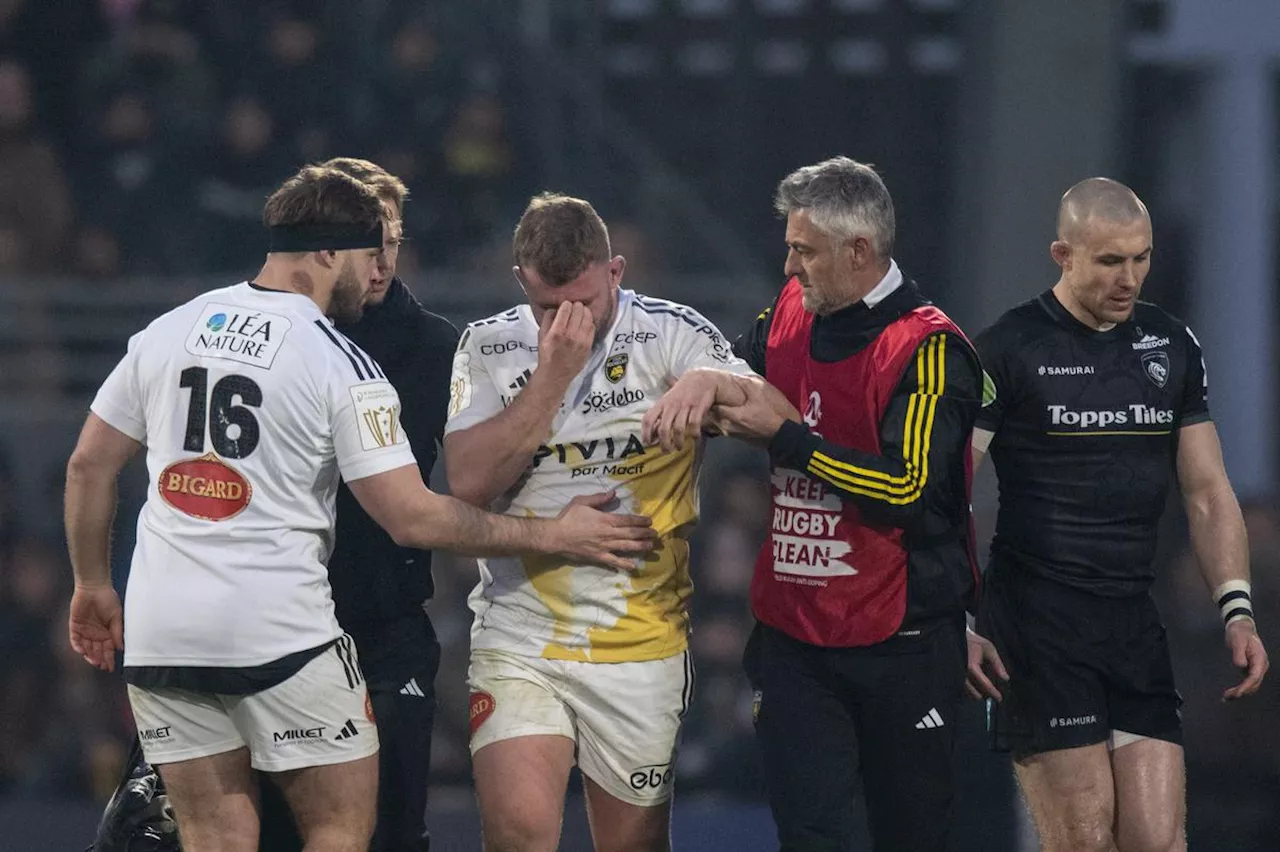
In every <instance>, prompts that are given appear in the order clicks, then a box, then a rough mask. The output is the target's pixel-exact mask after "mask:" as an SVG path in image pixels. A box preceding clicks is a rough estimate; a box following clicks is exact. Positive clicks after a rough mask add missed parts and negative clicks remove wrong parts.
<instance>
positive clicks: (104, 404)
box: [66, 166, 652, 852]
mask: <svg viewBox="0 0 1280 852" xmlns="http://www.w3.org/2000/svg"><path fill="white" fill-rule="evenodd" d="M381 212H382V211H381V206H380V204H379V200H378V196H377V194H376V193H375V191H374V190H373V189H371V188H368V187H367V186H365V185H364V184H362V183H360V182H359V181H357V180H355V179H353V178H351V177H349V176H347V175H345V174H343V173H341V172H339V171H337V170H334V169H326V168H320V167H311V166H309V167H307V168H304V169H303V170H302V171H300V172H299V173H298V174H297V175H295V176H294V177H292V178H290V179H289V180H288V181H287V182H286V183H285V184H284V185H283V186H282V187H281V188H280V189H279V190H277V191H276V192H275V193H274V194H273V195H272V196H271V198H270V199H268V201H267V204H266V208H265V210H264V220H265V222H266V224H267V226H268V227H269V229H270V232H271V248H270V253H269V254H268V256H267V260H266V264H265V265H264V266H263V268H262V271H261V272H260V273H259V274H258V275H257V277H256V278H255V279H254V280H253V281H251V282H245V283H241V284H238V285H236V286H233V287H227V288H224V289H220V290H214V291H211V292H209V293H206V294H204V295H202V296H199V297H197V298H196V299H193V300H192V301H190V302H188V303H187V304H185V305H182V306H180V307H178V308H176V309H174V310H172V311H170V312H169V313H167V314H165V315H163V316H161V317H160V318H159V319H157V320H155V321H154V322H152V323H151V324H150V325H149V326H147V328H146V329H144V330H143V331H141V332H139V333H138V334H136V335H134V337H133V338H132V339H131V340H130V342H129V348H128V353H127V354H126V355H125V357H124V358H123V360H122V361H121V362H120V364H119V365H118V366H117V367H116V368H115V370H114V371H113V372H112V373H111V375H110V376H109V377H108V378H107V380H106V382H105V383H104V384H103V386H102V388H101V390H100V391H99V392H98V395H97V397H96V398H95V400H94V402H93V405H92V412H91V413H90V414H89V417H88V420H87V422H86V424H85V426H84V429H83V431H82V433H81V436H80V440H79V443H78V444H77V446H76V449H75V451H74V454H73V455H72V457H71V460H70V462H69V464H68V468H67V490H66V528H67V541H68V545H69V549H70V555H71V563H72V566H73V569H74V572H75V581H76V586H75V592H74V595H73V598H72V601H71V612H70V619H69V630H70V638H71V644H72V646H73V647H74V648H75V649H76V651H78V652H79V653H81V654H82V655H83V656H84V658H85V659H86V660H87V661H88V662H90V663H92V664H93V665H96V666H98V667H99V668H102V669H105V670H108V671H110V670H112V669H113V668H114V652H115V651H116V650H117V649H119V648H122V647H123V649H124V650H125V658H124V667H125V679H126V680H127V681H128V682H129V699H130V704H131V706H132V708H133V713H134V717H135V721H136V724H137V728H138V732H139V737H140V739H141V742H142V745H143V749H144V752H145V755H146V758H147V760H148V761H149V762H151V763H152V764H154V765H156V766H158V768H159V770H160V774H161V776H162V777H163V779H164V781H165V784H166V785H167V787H168V792H169V798H170V800H171V801H172V803H173V806H174V811H175V813H176V816H177V820H178V825H179V831H180V834H181V838H182V843H183V848H184V849H185V850H186V852H206V850H237V851H238V850H253V849H256V848H257V843H258V813H257V808H258V802H257V795H258V786H257V781H256V779H255V778H254V777H253V771H252V770H254V769H256V770H260V771H263V772H267V773H270V774H271V777H272V778H273V780H274V781H275V782H276V783H277V784H278V785H279V786H280V787H281V790H282V791H283V793H284V795H285V798H286V799H287V800H288V802H289V804H290V807H291V808H292V810H293V812H294V815H295V817H296V818H297V820H298V822H299V828H300V830H301V833H302V836H303V838H304V839H305V842H306V849H307V850H309V852H319V850H324V852H340V850H341V852H346V850H353V852H354V850H364V849H366V848H367V847H368V843H369V837H370V834H371V832H372V829H373V823H374V800H375V794H376V789H377V778H378V775H377V763H376V752H377V749H378V741H377V733H376V729H375V727H374V724H373V720H372V718H371V713H370V712H369V703H368V698H367V692H366V688H365V684H364V683H363V680H362V676H361V674H360V669H359V665H358V663H357V660H356V656H355V651H354V648H353V646H352V643H351V641H350V639H349V637H346V636H344V634H343V632H342V630H341V628H340V627H339V626H338V623H337V621H336V619H335V618H334V614H333V603H332V600H331V597H330V592H329V583H328V578H327V574H326V568H325V562H326V560H327V559H328V556H329V552H330V550H331V547H332V543H333V529H334V496H335V492H336V489H337V485H338V477H339V476H340V475H341V477H342V478H343V479H344V480H345V481H346V482H347V483H348V484H349V485H350V487H351V490H352V492H353V493H354V494H355V496H356V498H357V500H358V501H359V502H360V504H361V506H363V507H364V509H365V510H366V511H367V512H368V513H369V514H370V515H371V516H372V517H373V518H374V519H375V520H376V521H377V522H378V523H379V524H380V525H382V526H383V527H384V528H385V529H386V530H387V531H388V532H390V533H391V535H392V537H393V538H394V539H395V540H396V542H397V543H398V544H401V545H403V546H409V547H416V548H424V549H425V548H447V549H453V550H458V551H463V552H471V553H490V554H514V553H517V552H522V551H525V550H532V551H538V552H543V553H558V554H560V555H561V558H569V559H574V560H581V561H587V562H592V563H596V564H599V565H602V566H607V568H606V569H604V570H618V569H624V570H631V569H632V568H633V561H634V557H635V556H636V554H638V553H643V552H644V551H646V550H648V548H649V547H650V546H651V544H652V542H651V541H650V539H651V537H652V532H651V530H650V528H649V526H648V521H647V520H646V519H644V518H639V517H636V516H631V515H626V514H621V513H619V514H608V513H604V512H601V511H599V510H597V509H595V508H593V506H592V505H574V506H571V507H569V508H567V509H566V511H565V512H564V513H563V514H562V515H561V516H560V517H559V518H558V519H557V520H554V521H550V522H548V521H530V520H523V519H520V520H518V519H514V518H503V517H497V516H493V515H486V514H485V513H483V512H480V511H477V510H476V509H474V508H472V507H470V506H468V505H466V504H464V503H462V502H460V501H458V500H455V499H453V498H449V497H444V496H441V495H437V494H434V493H432V492H431V491H429V490H428V489H427V488H426V486H425V485H424V484H423V482H422V476H421V473H420V472H419V469H418V467H417V465H416V464H415V463H414V457H413V454H412V452H411V451H410V449H409V444H408V441H407V439H406V438H405V436H404V434H403V431H402V429H401V427H400V422H399V417H398V411H399V399H398V396H397V394H396V391H395V388H394V387H392V385H391V384H390V383H389V382H388V381H387V380H386V378H385V376H384V375H383V373H382V370H381V368H380V367H379V366H378V365H377V363H376V362H374V361H373V359H371V358H370V357H369V356H368V355H367V354H365V353H364V352H363V351H362V350H360V349H359V348H358V347H356V346H355V345H354V344H352V343H351V342H350V341H349V340H347V339H346V338H345V337H343V336H342V335H341V334H339V333H338V332H337V331H335V330H334V328H333V325H332V323H331V321H330V319H331V318H333V319H343V320H351V319H355V318H358V317H359V315H360V312H361V310H362V304H363V301H364V299H365V295H366V293H367V292H368V289H369V286H370V282H371V279H372V278H373V277H374V276H375V274H376V263H377V259H378V254H379V252H380V250H381V248H382V244H383V238H382V223H381ZM143 446H145V447H146V449H147V467H148V474H149V479H150V489H149V496H148V500H147V502H146V505H145V506H144V507H143V509H142V511H141V513H140V515H139V518H138V534H137V545H136V548H135V550H134V554H133V561H132V566H131V569H130V577H129V583H128V594H127V603H128V606H127V610H126V611H124V612H123V613H122V611H121V605H120V601H119V599H118V598H117V596H116V593H115V592H114V591H113V590H112V588H111V584H110V576H109V568H108V551H109V542H108V536H109V529H110V525H111V518H112V514H113V512H114V509H115V482H116V477H117V475H118V473H119V471H120V470H121V468H122V467H123V465H124V464H125V462H126V461H127V460H128V459H129V458H130V457H131V456H132V455H134V454H135V453H136V452H137V450H138V449H140V448H141V447H143ZM608 499H609V497H608V495H596V496H594V497H589V498H588V499H587V500H585V501H581V502H583V503H587V504H595V505H603V503H604V502H605V501H607V500H608Z"/></svg>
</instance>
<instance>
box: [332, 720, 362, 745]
mask: <svg viewBox="0 0 1280 852" xmlns="http://www.w3.org/2000/svg"><path fill="white" fill-rule="evenodd" d="M359 734H360V732H359V731H357V730H356V723H355V722H353V721H351V720H350V719H348V720H347V724H345V725H343V726H342V730H341V731H338V735H337V736H336V737H334V738H333V741H334V742H339V741H341V740H349V739H351V738H352V737H354V736H358V735H359Z"/></svg>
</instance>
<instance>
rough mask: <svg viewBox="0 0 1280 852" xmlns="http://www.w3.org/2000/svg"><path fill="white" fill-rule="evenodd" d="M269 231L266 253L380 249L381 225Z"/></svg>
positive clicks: (274, 228) (309, 226)
mask: <svg viewBox="0 0 1280 852" xmlns="http://www.w3.org/2000/svg"><path fill="white" fill-rule="evenodd" d="M270 230H271V247H270V248H268V249H267V251H269V252H276V251H343V250H345V249H363V248H376V249H380V248H382V222H381V221H379V222H378V224H376V225H374V226H373V227H372V228H365V227H364V226H362V225H342V224H337V223H333V222H306V223H302V224H298V225H272V226H271V228H270Z"/></svg>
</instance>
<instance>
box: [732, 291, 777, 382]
mask: <svg viewBox="0 0 1280 852" xmlns="http://www.w3.org/2000/svg"><path fill="white" fill-rule="evenodd" d="M772 324H773V306H772V305H770V306H769V307H767V308H765V309H764V310H763V311H761V312H760V315H759V316H757V317H756V318H755V321H754V322H752V323H751V326H750V327H749V328H748V329H747V330H746V331H744V332H743V333H742V334H740V335H738V339H737V340H735V341H733V354H734V355H737V356H738V357H739V358H741V359H743V360H744V361H746V362H747V363H748V364H749V365H750V366H751V369H752V370H755V371H756V372H757V373H759V374H760V375H762V376H763V375H764V370H765V363H764V356H765V352H767V351H768V348H769V327H770V326H771V325H772Z"/></svg>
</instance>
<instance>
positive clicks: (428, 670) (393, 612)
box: [261, 157, 458, 852]
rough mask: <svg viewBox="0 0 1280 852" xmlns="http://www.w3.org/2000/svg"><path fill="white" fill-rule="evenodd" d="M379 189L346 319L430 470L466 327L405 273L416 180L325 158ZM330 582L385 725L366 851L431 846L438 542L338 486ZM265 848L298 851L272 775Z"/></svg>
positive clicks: (418, 850) (405, 851) (426, 474)
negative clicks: (392, 393)
mask: <svg viewBox="0 0 1280 852" xmlns="http://www.w3.org/2000/svg"><path fill="white" fill-rule="evenodd" d="M322 165H324V166H325V167H328V168H333V169H337V170H338V171H341V172H345V173H346V174H349V175H351V176H352V177H353V178H355V179H356V180H359V181H361V182H362V183H364V184H366V185H368V186H369V187H371V188H372V189H373V190H374V191H375V192H377V193H378V197H379V199H380V200H381V202H382V204H383V207H384V212H385V214H386V215H385V217H384V222H383V228H384V232H385V240H384V244H383V250H382V254H381V255H380V256H379V258H378V277H377V279H376V280H375V281H374V282H373V283H372V285H371V286H370V288H369V295H368V296H367V297H366V302H365V311H364V315H363V316H362V317H361V319H360V320H359V321H358V322H356V323H347V324H342V325H339V326H338V328H339V330H340V331H341V332H342V333H343V334H345V335H346V336H347V337H348V338H350V339H351V340H352V341H354V342H355V343H356V345H358V346H360V347H361V348H362V349H363V350H364V351H365V352H367V353H369V354H370V355H371V356H373V358H374V360H376V361H377V362H378V365H379V366H380V367H382V369H383V370H384V371H386V374H387V378H388V380H390V381H391V382H392V384H394V385H395V386H396V388H397V390H398V391H399V393H400V402H401V411H400V422H401V424H402V425H403V426H404V429H405V434H406V435H408V438H409V444H410V446H411V447H412V448H413V455H414V458H415V459H416V460H417V462H418V467H419V469H421V471H422V478H423V479H424V480H427V479H429V478H430V475H431V468H432V467H433V466H434V464H435V461H436V454H437V446H438V444H439V442H440V441H441V440H442V439H443V437H444V422H445V419H446V411H447V409H448V407H449V379H450V374H451V371H452V369H453V352H454V349H455V348H457V344H458V330H457V329H456V328H455V327H454V326H453V323H451V322H449V321H448V320H447V319H445V318H444V317H442V316H439V315H437V314H434V313H431V312H430V311H428V310H427V309H426V308H424V307H423V306H422V304H421V303H419V302H418V300H417V299H416V298H414V295H413V293H411V292H410V291H409V288H408V286H407V285H406V284H405V283H404V282H403V281H401V280H400V279H399V278H398V277H397V276H396V260H397V258H398V256H399V248H400V243H401V241H402V234H403V224H402V222H403V217H404V205H405V201H406V199H407V198H408V194H409V193H408V189H407V188H406V187H405V185H404V183H402V182H401V181H400V179H399V178H397V177H395V176H394V175H392V174H390V173H389V172H387V171H386V170H385V169H383V168H382V167H381V166H379V165H377V164H376V163H371V162H369V161H368V160H361V159H355V158H352V157H338V158H335V159H332V160H329V161H327V162H325V163H323V164H322ZM337 510H338V513H337V527H336V532H335V538H334V550H333V555H332V556H331V557H330V558H329V583H330V585H332V587H333V604H334V608H335V612H336V614H337V617H338V622H339V623H340V624H341V625H342V627H343V629H344V630H346V631H347V633H348V634H350V636H351V637H352V638H353V639H355V641H356V648H357V649H358V650H359V653H360V667H361V669H362V671H363V673H364V677H365V681H366V683H368V687H369V699H370V703H371V705H372V708H373V714H374V718H375V720H376V724H377V726H378V740H379V742H380V744H381V749H380V752H379V756H378V815H377V823H376V827H375V829H374V834H373V840H372V841H371V843H370V846H369V852H425V850H426V849H427V848H428V847H429V846H430V836H429V833H428V831H427V829H426V825H425V819H426V807H427V774H428V770H429V768H430V765H431V734H432V725H433V723H434V721H435V709H436V695H435V676H436V671H437V669H438V668H439V665H440V643H439V641H438V640H437V639H436V633H435V630H434V629H433V627H432V625H431V620H430V619H429V618H428V617H427V613H426V611H425V607H426V602H427V601H428V600H429V599H430V598H431V596H432V594H433V593H434V591H435V584H434V583H433V581H432V577H431V551H429V550H416V549H414V548H407V547H399V546H398V545H397V544H396V543H395V542H394V541H393V540H392V539H391V536H390V535H388V534H387V533H386V532H385V531H384V530H383V529H382V528H381V527H379V526H378V524H377V523H376V522H375V521H374V520H373V519H372V518H371V517H369V514H368V513H367V512H366V511H364V509H362V508H361V507H360V504H359V503H358V502H356V499H355V497H354V496H352V493H351V489H350V488H348V487H347V485H346V484H345V483H343V484H342V485H341V486H339V489H338V500H337ZM263 801H264V807H263V819H262V840H261V845H262V848H264V849H271V850H273V852H293V850H299V852H300V850H301V849H302V841H301V838H299V837H298V836H297V835H296V832H294V830H293V826H292V825H291V821H290V819H289V817H288V811H287V810H286V809H285V808H284V807H283V806H282V802H281V800H280V797H279V794H278V793H277V792H276V791H275V789H274V788H273V787H272V786H271V785H265V786H264V788H263Z"/></svg>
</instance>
